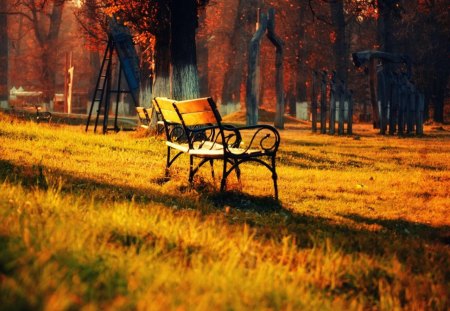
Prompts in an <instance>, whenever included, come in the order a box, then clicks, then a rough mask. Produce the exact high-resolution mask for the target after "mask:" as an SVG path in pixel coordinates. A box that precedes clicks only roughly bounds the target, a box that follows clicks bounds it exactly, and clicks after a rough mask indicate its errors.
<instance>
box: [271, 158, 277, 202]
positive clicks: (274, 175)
mask: <svg viewBox="0 0 450 311" xmlns="http://www.w3.org/2000/svg"><path fill="white" fill-rule="evenodd" d="M272 179H273V188H274V190H275V200H277V201H278V185H277V179H278V176H277V171H276V170H275V156H273V157H272Z"/></svg>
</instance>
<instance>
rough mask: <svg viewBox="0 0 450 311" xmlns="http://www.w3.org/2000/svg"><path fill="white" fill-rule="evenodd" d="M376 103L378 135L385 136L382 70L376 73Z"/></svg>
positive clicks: (384, 92) (384, 83)
mask: <svg viewBox="0 0 450 311" xmlns="http://www.w3.org/2000/svg"><path fill="white" fill-rule="evenodd" d="M377 83H378V87H377V103H378V108H379V127H380V134H382V135H384V134H386V119H387V116H386V101H387V100H386V74H385V72H384V70H383V69H381V70H380V71H379V72H378V73H377Z"/></svg>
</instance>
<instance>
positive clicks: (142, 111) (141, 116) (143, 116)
mask: <svg viewBox="0 0 450 311" xmlns="http://www.w3.org/2000/svg"><path fill="white" fill-rule="evenodd" d="M136 112H137V114H138V117H139V119H140V120H141V121H145V120H148V118H147V114H146V113H145V108H144V107H136Z"/></svg>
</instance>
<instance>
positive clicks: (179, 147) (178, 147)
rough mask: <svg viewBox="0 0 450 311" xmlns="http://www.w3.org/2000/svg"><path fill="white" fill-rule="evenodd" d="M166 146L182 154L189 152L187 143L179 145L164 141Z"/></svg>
mask: <svg viewBox="0 0 450 311" xmlns="http://www.w3.org/2000/svg"><path fill="white" fill-rule="evenodd" d="M166 145H167V146H169V147H170V148H173V149H176V150H179V151H181V152H184V153H186V152H188V151H189V145H188V144H187V143H184V144H179V143H173V142H170V141H166Z"/></svg>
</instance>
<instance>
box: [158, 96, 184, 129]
mask: <svg viewBox="0 0 450 311" xmlns="http://www.w3.org/2000/svg"><path fill="white" fill-rule="evenodd" d="M174 102H175V100H173V99H170V98H165V97H157V98H155V103H156V107H157V109H158V110H159V113H160V114H161V116H162V118H163V121H165V122H168V123H181V120H180V117H178V114H177V112H176V111H175V108H174V107H173V103H174Z"/></svg>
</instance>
